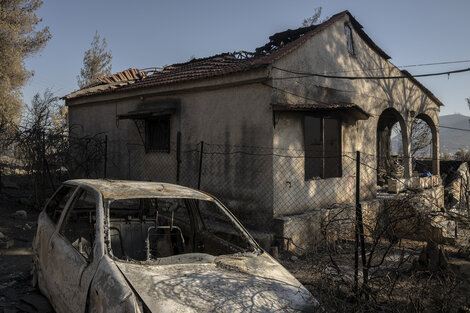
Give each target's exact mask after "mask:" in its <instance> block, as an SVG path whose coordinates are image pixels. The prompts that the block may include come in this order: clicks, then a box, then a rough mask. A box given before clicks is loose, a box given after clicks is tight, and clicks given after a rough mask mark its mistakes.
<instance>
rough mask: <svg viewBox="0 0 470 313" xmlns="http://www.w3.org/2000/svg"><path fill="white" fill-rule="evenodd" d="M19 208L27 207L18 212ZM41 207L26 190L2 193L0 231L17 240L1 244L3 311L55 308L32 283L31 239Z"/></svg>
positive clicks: (0, 309)
mask: <svg viewBox="0 0 470 313" xmlns="http://www.w3.org/2000/svg"><path fill="white" fill-rule="evenodd" d="M19 210H24V211H26V217H25V216H24V215H22V214H20V215H19V216H15V212H17V211H19ZM38 214H39V211H38V210H35V209H33V208H32V207H31V204H30V201H29V199H28V198H26V196H25V193H24V191H23V190H21V189H19V188H5V187H4V188H3V190H2V193H1V194H0V232H1V233H2V234H3V235H5V236H7V237H8V238H10V239H12V240H13V241H14V244H13V246H12V247H9V248H8V249H4V248H3V249H2V248H0V313H1V312H4V313H16V312H28V313H30V312H31V313H36V312H39V313H47V312H54V311H53V310H52V308H51V306H50V304H49V302H48V301H47V299H46V298H45V297H44V296H42V295H41V294H40V292H39V291H37V290H36V289H34V288H33V287H32V285H31V274H30V270H31V262H32V260H31V243H32V240H33V237H34V235H35V233H36V221H37V217H38Z"/></svg>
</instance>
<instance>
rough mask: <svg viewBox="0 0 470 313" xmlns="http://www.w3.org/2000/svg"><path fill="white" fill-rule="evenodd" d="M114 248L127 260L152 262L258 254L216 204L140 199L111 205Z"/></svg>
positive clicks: (114, 253)
mask: <svg viewBox="0 0 470 313" xmlns="http://www.w3.org/2000/svg"><path fill="white" fill-rule="evenodd" d="M109 225H110V227H109V230H110V238H111V250H112V253H113V255H114V256H115V257H117V258H119V259H123V260H135V261H148V260H152V259H158V258H163V257H169V256H173V255H180V254H184V253H206V254H210V255H214V256H217V255H223V254H232V253H237V252H246V251H250V250H253V248H254V247H253V246H252V245H251V244H250V243H249V240H248V239H247V238H246V237H245V235H243V233H241V232H240V231H239V230H238V228H237V226H236V225H235V224H234V223H233V221H232V220H231V219H230V217H229V216H228V215H227V214H226V213H225V212H224V211H223V209H222V208H221V207H220V206H219V205H218V204H217V203H216V202H213V201H202V200H195V199H173V198H140V199H124V200H115V201H112V202H111V203H110V205H109Z"/></svg>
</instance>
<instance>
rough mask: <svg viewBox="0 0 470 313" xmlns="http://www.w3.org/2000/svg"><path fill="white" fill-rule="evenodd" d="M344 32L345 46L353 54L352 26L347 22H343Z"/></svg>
mask: <svg viewBox="0 0 470 313" xmlns="http://www.w3.org/2000/svg"><path fill="white" fill-rule="evenodd" d="M344 33H345V35H346V46H347V48H348V52H349V54H350V55H355V49H354V40H353V34H352V27H351V25H349V24H348V23H345V24H344Z"/></svg>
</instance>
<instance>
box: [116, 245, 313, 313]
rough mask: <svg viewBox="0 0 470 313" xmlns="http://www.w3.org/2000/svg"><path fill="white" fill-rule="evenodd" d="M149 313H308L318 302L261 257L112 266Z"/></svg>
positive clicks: (189, 258)
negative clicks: (123, 277)
mask: <svg viewBox="0 0 470 313" xmlns="http://www.w3.org/2000/svg"><path fill="white" fill-rule="evenodd" d="M157 261H159V263H157ZM116 265H117V266H118V267H119V269H120V270H121V272H122V273H123V275H124V276H125V277H126V279H127V281H128V282H129V283H130V284H131V285H132V287H133V288H134V290H135V291H136V292H137V294H138V295H139V297H140V298H141V299H142V301H143V302H144V303H145V304H146V305H147V307H148V308H149V309H150V310H151V311H152V312H246V311H249V312H274V311H277V312H299V311H300V312H313V311H315V309H316V308H317V307H318V302H317V301H316V300H315V298H313V297H312V295H311V294H310V293H309V292H308V291H307V290H306V289H305V287H303V286H302V284H300V283H299V282H298V281H297V280H296V279H295V278H294V277H293V276H292V275H291V274H290V273H289V272H288V271H287V270H286V269H284V268H283V267H282V266H281V265H279V263H277V262H276V261H275V260H274V259H272V258H271V257H270V256H269V255H267V254H266V253H262V254H260V255H256V254H238V255H227V256H219V257H213V256H210V255H207V254H199V253H194V254H187V255H181V256H173V257H170V258H165V259H160V260H156V262H155V263H152V264H135V263H129V262H121V261H116Z"/></svg>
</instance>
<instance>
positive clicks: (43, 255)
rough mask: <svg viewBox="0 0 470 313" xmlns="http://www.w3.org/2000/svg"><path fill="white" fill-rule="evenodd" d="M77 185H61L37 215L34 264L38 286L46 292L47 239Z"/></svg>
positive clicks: (54, 228)
mask: <svg viewBox="0 0 470 313" xmlns="http://www.w3.org/2000/svg"><path fill="white" fill-rule="evenodd" d="M76 187H77V186H73V185H68V184H64V185H62V186H61V187H60V188H59V189H58V190H57V191H56V192H55V193H54V195H53V196H52V197H51V198H50V200H49V201H48V202H47V204H46V206H45V207H44V210H43V211H42V212H41V214H40V215H39V219H38V228H37V232H36V236H35V237H34V243H33V249H34V265H35V266H36V271H37V274H38V281H39V287H40V288H41V290H42V291H43V292H46V293H47V282H48V276H47V275H46V273H47V272H46V264H47V263H48V260H47V257H48V255H47V250H48V246H49V240H50V239H51V237H52V235H53V234H54V232H55V230H56V227H57V224H58V222H59V219H60V216H61V214H62V212H63V211H64V209H65V208H66V207H67V205H68V204H69V203H70V201H69V200H71V199H72V196H73V193H74V191H75V190H76Z"/></svg>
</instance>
